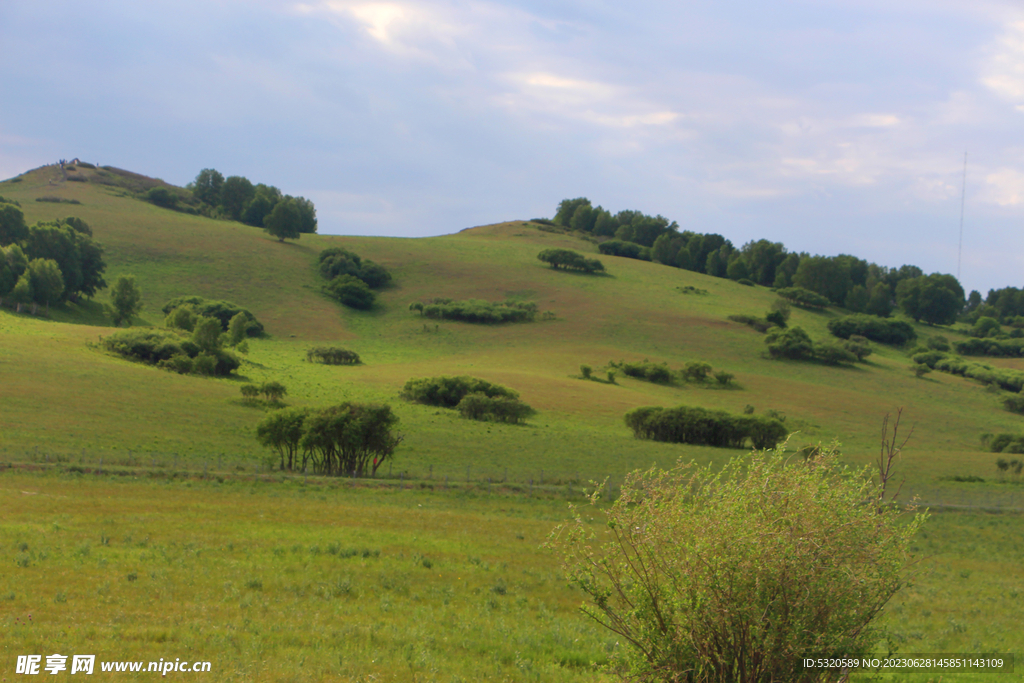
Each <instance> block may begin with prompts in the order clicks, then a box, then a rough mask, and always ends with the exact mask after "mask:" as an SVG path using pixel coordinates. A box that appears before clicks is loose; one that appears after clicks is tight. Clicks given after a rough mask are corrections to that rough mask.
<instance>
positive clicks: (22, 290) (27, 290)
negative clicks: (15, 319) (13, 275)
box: [10, 270, 32, 310]
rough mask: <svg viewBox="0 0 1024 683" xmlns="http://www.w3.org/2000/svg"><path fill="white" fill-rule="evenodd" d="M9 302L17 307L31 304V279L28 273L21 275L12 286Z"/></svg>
mask: <svg viewBox="0 0 1024 683" xmlns="http://www.w3.org/2000/svg"><path fill="white" fill-rule="evenodd" d="M10 296H11V301H13V302H14V303H16V304H18V305H19V310H21V309H20V306H21V304H27V303H31V302H32V278H31V277H30V276H29V274H28V271H27V270H26V272H24V273H22V274H21V277H19V278H18V281H17V282H16V283H15V285H14V289H12V290H11V295H10Z"/></svg>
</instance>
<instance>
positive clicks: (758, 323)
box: [729, 313, 786, 333]
mask: <svg viewBox="0 0 1024 683" xmlns="http://www.w3.org/2000/svg"><path fill="white" fill-rule="evenodd" d="M769 315H773V314H771V313H769ZM729 320H732V321H733V322H736V323H743V324H744V325H747V326H749V327H752V328H754V329H755V330H757V331H758V332H762V333H763V332H767V331H768V330H770V329H771V328H772V327H773V326H774V325H778V323H773V322H771V321H770V320H768V319H766V318H758V317H757V316H753V315H745V314H740V313H737V314H736V315H730V316H729ZM778 326H779V327H785V326H786V325H785V321H783V324H782V325H778Z"/></svg>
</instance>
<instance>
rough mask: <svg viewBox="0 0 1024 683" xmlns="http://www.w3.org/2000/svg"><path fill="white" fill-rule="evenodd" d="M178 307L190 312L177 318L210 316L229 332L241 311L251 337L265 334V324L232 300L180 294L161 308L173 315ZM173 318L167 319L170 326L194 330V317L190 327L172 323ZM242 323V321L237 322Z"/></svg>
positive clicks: (248, 334) (166, 313) (246, 330)
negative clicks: (232, 320)
mask: <svg viewBox="0 0 1024 683" xmlns="http://www.w3.org/2000/svg"><path fill="white" fill-rule="evenodd" d="M178 308H185V310H186V311H188V312H189V313H183V314H181V315H182V316H183V317H182V318H174V319H175V320H176V321H177V320H186V319H188V317H189V315H191V316H206V317H208V318H216V319H217V320H218V321H220V325H221V329H222V330H223V331H224V332H228V331H229V329H230V327H231V319H232V318H234V317H235V316H236V315H238V314H239V313H241V314H242V315H243V316H244V320H245V334H246V335H247V336H249V337H259V336H261V335H262V334H263V325H262V324H261V323H260V322H259V321H258V320H256V316H254V315H253V314H252V313H251V312H250V311H248V310H247V309H244V308H242V307H241V306H239V305H238V304H233V303H231V302H230V301H218V300H217V299H204V298H203V297H201V296H179V297H175V298H173V299H171V300H170V301H168V302H167V303H166V304H164V307H163V308H162V309H161V310H162V311H163V313H164V315H167V316H171V314H172V313H174V312H175V310H176V309H178ZM170 320H171V318H167V319H165V322H166V324H167V326H168V327H172V326H173V327H179V328H180V329H188V330H189V331H191V330H192V325H194V324H195V320H194V318H193V319H192V325H189V326H188V327H182V326H181V325H180V324H177V322H176V323H175V324H173V325H172V324H171V322H169V321H170ZM236 324H241V323H236Z"/></svg>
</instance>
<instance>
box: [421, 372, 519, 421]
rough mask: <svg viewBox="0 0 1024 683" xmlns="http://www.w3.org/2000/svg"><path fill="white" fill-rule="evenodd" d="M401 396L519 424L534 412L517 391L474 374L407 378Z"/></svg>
mask: <svg viewBox="0 0 1024 683" xmlns="http://www.w3.org/2000/svg"><path fill="white" fill-rule="evenodd" d="M402 398H404V399H406V400H407V401H413V402H414V403H422V404H424V405H428V406H438V407H441V408H455V409H457V410H458V411H459V413H460V414H461V415H462V416H463V417H466V418H469V419H472V420H493V421H496V422H510V423H514V424H518V423H520V422H522V421H523V420H525V419H526V418H527V417H529V416H531V415H533V414H535V412H536V411H534V410H533V408H531V407H530V406H528V405H527V404H525V403H523V402H522V401H520V400H519V393H518V392H516V391H514V390H512V389H509V388H508V387H503V386H501V385H498V384H492V383H490V382H488V381H487V380H483V379H479V378H477V377H467V376H460V377H425V378H421V379H410V380H409V381H408V382H406V383H405V386H404V387H403V388H402Z"/></svg>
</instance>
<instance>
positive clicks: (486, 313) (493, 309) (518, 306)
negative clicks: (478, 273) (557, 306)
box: [422, 299, 537, 325]
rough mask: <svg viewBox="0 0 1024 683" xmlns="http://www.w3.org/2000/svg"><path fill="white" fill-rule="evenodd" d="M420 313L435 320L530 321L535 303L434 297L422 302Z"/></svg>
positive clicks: (491, 323) (535, 312) (535, 310)
mask: <svg viewBox="0 0 1024 683" xmlns="http://www.w3.org/2000/svg"><path fill="white" fill-rule="evenodd" d="M422 315H424V316H426V317H427V318H433V319H435V320H458V321H461V322H466V323H479V324H485V325H493V324H500V323H519V322H530V321H532V320H533V319H534V318H535V317H536V315H537V304H535V303H531V302H516V301H504V302H500V303H495V302H491V301H480V300H478V299H470V300H468V301H452V300H451V299H434V300H433V301H431V302H430V303H427V304H424V306H423V311H422Z"/></svg>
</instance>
